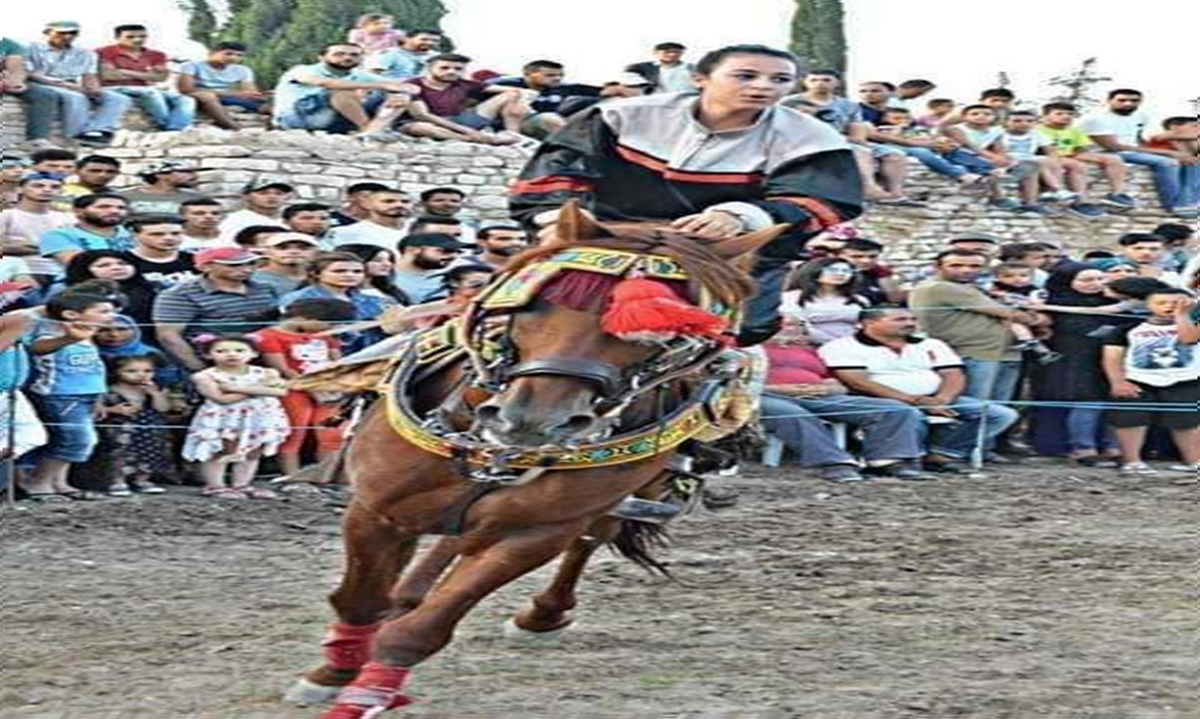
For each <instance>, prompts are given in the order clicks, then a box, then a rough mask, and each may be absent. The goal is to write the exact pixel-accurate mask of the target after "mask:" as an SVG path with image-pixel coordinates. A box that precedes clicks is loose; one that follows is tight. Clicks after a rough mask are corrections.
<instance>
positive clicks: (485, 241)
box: [471, 221, 529, 270]
mask: <svg viewBox="0 0 1200 719" xmlns="http://www.w3.org/2000/svg"><path fill="white" fill-rule="evenodd" d="M475 242H476V243H477V244H478V245H479V254H478V255H476V256H474V257H472V258H471V259H472V261H474V262H477V263H479V264H483V265H487V266H488V267H491V268H493V269H495V270H503V269H504V268H505V267H506V266H507V265H508V263H509V262H510V261H511V260H512V258H513V257H516V256H517V255H519V254H521V253H522V252H524V251H525V249H526V248H528V247H529V233H527V232H526V231H525V229H524V228H523V227H521V225H519V224H518V223H516V222H506V221H501V222H485V223H483V224H482V225H480V226H479V232H478V234H476V235H475Z"/></svg>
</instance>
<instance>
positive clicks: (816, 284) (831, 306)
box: [780, 257, 870, 347]
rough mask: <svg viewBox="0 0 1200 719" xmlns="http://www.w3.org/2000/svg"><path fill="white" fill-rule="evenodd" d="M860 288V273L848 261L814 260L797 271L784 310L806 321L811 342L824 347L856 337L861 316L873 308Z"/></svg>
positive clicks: (785, 294)
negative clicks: (864, 311) (833, 342)
mask: <svg viewBox="0 0 1200 719" xmlns="http://www.w3.org/2000/svg"><path fill="white" fill-rule="evenodd" d="M858 285H859V282H858V273H857V272H856V271H855V269H854V266H853V265H851V264H850V263H849V262H847V261H846V260H843V259H841V258H838V257H828V258H822V259H819V260H811V261H809V262H806V263H804V264H803V265H800V266H799V267H798V268H796V272H795V274H794V275H793V279H792V282H791V286H792V288H793V289H792V290H790V291H788V292H784V293H783V302H782V304H781V305H780V311H781V312H782V313H784V314H785V315H793V316H795V317H797V318H799V319H800V320H801V321H802V322H804V324H805V325H806V326H807V332H808V336H809V340H810V341H811V342H812V344H813V345H814V346H816V347H820V346H821V345H823V344H825V343H826V342H829V341H831V340H835V339H837V338H839V337H845V336H846V335H850V334H854V330H855V328H856V327H857V326H858V316H859V313H861V312H862V311H863V309H864V308H866V307H867V306H869V305H870V302H869V301H868V300H867V299H866V298H865V297H863V296H862V295H861V294H859V292H858V289H859V287H858Z"/></svg>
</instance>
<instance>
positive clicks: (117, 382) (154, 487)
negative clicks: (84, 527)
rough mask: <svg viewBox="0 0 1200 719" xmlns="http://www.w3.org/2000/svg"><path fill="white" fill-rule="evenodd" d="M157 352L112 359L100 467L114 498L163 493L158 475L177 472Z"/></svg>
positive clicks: (101, 414) (100, 415) (103, 403)
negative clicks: (156, 376)
mask: <svg viewBox="0 0 1200 719" xmlns="http://www.w3.org/2000/svg"><path fill="white" fill-rule="evenodd" d="M159 362H160V360H159V359H158V356H156V355H126V356H124V357H114V358H112V359H111V360H109V362H108V372H109V375H108V387H109V389H108V392H107V393H105V395H104V396H103V397H102V398H101V400H100V406H99V407H98V408H97V413H96V418H97V419H98V420H99V421H100V426H99V428H98V429H99V437H100V442H99V444H98V445H97V448H98V451H97V452H96V464H97V465H98V467H97V468H96V469H97V471H98V472H99V473H100V474H101V475H102V476H103V477H104V478H105V479H107V480H108V489H107V492H106V493H107V494H108V496H110V497H128V496H131V495H132V494H133V493H134V492H137V493H138V494H162V493H164V492H165V491H166V490H165V489H163V488H162V487H161V486H159V485H158V484H155V482H154V478H155V477H156V476H159V475H162V474H164V473H166V472H170V471H171V468H172V467H171V455H170V439H169V437H168V436H167V430H166V426H165V425H166V420H165V419H164V417H163V415H164V414H165V413H166V412H167V411H168V410H169V409H170V403H169V401H168V399H167V394H166V392H164V391H163V390H162V389H161V388H160V387H159V386H158V385H157V384H156V383H155V381H154V374H155V372H156V371H157V369H158V365H159Z"/></svg>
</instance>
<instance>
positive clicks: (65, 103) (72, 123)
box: [39, 85, 133, 137]
mask: <svg viewBox="0 0 1200 719" xmlns="http://www.w3.org/2000/svg"><path fill="white" fill-rule="evenodd" d="M39 87H41V88H42V89H44V90H48V91H50V92H51V93H53V94H54V96H55V97H56V98H57V99H58V102H59V103H60V104H61V105H62V113H63V134H65V135H66V136H67V137H78V136H79V135H81V134H82V133H85V132H115V131H116V130H117V127H118V126H119V125H120V124H121V117H122V116H123V115H124V114H125V111H126V110H128V109H129V106H130V105H132V104H133V100H131V99H129V98H128V97H125V96H124V95H122V94H121V93H119V92H115V91H113V90H103V91H101V93H100V96H99V97H97V98H95V99H92V98H90V97H88V96H87V95H84V94H83V93H82V92H75V91H74V90H67V89H65V88H61V87H53V86H51V85H39Z"/></svg>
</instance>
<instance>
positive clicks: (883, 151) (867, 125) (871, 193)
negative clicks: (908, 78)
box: [847, 82, 921, 206]
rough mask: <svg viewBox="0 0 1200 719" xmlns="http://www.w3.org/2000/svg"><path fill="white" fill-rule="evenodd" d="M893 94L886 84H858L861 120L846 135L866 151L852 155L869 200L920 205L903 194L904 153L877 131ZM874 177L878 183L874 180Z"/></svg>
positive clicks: (882, 123)
mask: <svg viewBox="0 0 1200 719" xmlns="http://www.w3.org/2000/svg"><path fill="white" fill-rule="evenodd" d="M894 91H895V87H894V86H892V85H891V83H886V82H865V83H863V84H862V85H860V86H859V90H858V95H859V98H860V100H861V102H859V105H858V110H859V117H860V118H861V120H860V121H858V122H856V123H853V124H852V125H851V127H850V129H849V131H848V135H847V136H848V137H849V138H850V140H851V141H852V142H854V143H855V144H857V145H860V146H861V147H862V148H865V152H858V151H856V152H855V154H856V155H858V156H859V158H860V159H859V165H860V171H861V172H862V173H863V177H864V178H866V198H867V199H868V200H875V201H877V202H879V203H880V204H895V205H910V206H911V205H920V204H921V203H918V202H915V201H913V200H912V199H910V198H908V197H907V196H906V195H905V185H906V183H907V181H908V162H907V160H906V159H905V157H906V153H905V151H904V150H902V149H900V148H899V147H894V146H892V145H890V144H888V143H887V142H886V140H887V139H888V136H887V135H886V134H885V133H883V132H881V131H880V129H879V128H880V127H881V126H883V125H884V112H886V111H887V109H888V108H889V107H890V103H891V99H892V93H893V92H894ZM866 153H869V156H867V154H866ZM876 176H878V181H876V180H875V179H874V178H876Z"/></svg>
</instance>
